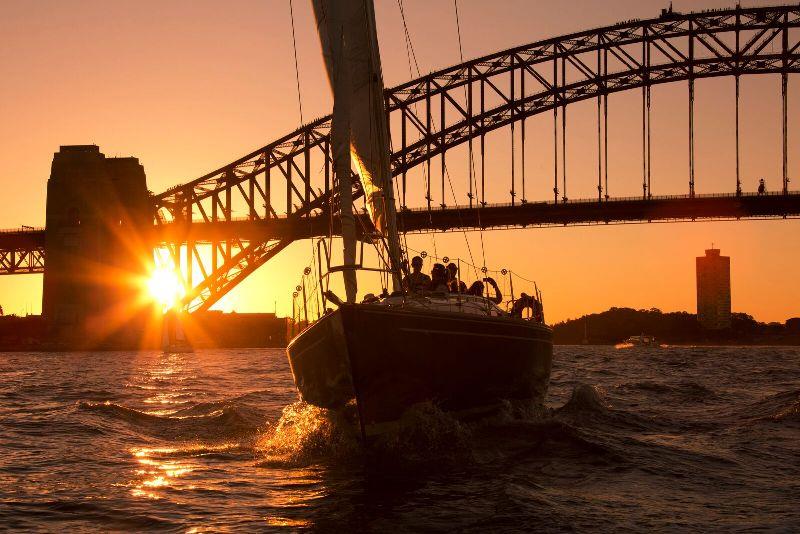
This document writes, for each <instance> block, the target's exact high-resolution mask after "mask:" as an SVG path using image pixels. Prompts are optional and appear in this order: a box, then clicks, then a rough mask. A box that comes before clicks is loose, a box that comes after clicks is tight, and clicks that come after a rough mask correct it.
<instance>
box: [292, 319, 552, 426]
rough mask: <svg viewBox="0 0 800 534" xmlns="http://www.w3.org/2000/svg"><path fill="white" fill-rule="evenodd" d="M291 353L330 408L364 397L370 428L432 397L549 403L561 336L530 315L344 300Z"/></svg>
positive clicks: (316, 397) (308, 387)
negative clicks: (555, 343)
mask: <svg viewBox="0 0 800 534" xmlns="http://www.w3.org/2000/svg"><path fill="white" fill-rule="evenodd" d="M287 354H288V358H289V363H290V366H291V369H292V374H293V376H294V380H295V384H296V385H297V388H298V390H299V391H300V395H301V397H302V398H303V400H305V401H306V402H309V403H310V404H314V405H317V406H321V407H324V408H332V409H336V408H340V407H342V406H344V405H346V404H347V403H348V402H352V401H356V403H357V406H358V412H359V416H360V418H361V423H362V425H363V426H364V427H365V428H367V429H368V430H369V429H375V428H377V427H379V426H380V425H381V424H382V423H386V422H390V421H394V420H397V419H398V418H400V416H401V415H402V413H403V411H405V410H406V409H407V408H408V407H410V406H412V405H414V404H417V403H420V402H425V401H432V402H434V403H436V404H437V405H438V406H439V407H440V408H442V409H443V410H445V411H455V412H468V411H474V410H479V409H481V408H485V407H490V406H492V405H497V403H498V402H500V401H502V400H530V401H532V402H533V403H538V404H541V403H543V402H544V397H545V394H546V392H547V386H548V383H549V379H550V368H551V364H552V356H553V343H552V330H551V329H550V328H548V327H547V326H545V325H541V324H538V323H534V322H531V321H524V320H517V319H511V318H508V317H486V316H470V315H468V314H464V313H457V312H442V311H432V310H424V309H408V308H392V307H388V306H370V305H343V306H342V307H341V308H339V309H338V310H336V311H335V312H333V313H331V314H329V315H327V316H325V317H324V318H322V319H321V320H320V321H318V322H317V323H315V324H314V325H313V326H311V327H310V328H308V329H307V330H305V331H304V332H303V333H301V334H300V335H299V336H298V337H297V338H295V340H293V341H292V343H290V345H289V347H288V348H287Z"/></svg>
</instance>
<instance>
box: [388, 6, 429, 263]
mask: <svg viewBox="0 0 800 534" xmlns="http://www.w3.org/2000/svg"><path fill="white" fill-rule="evenodd" d="M397 7H398V8H399V9H400V19H401V20H402V21H403V31H404V33H405V40H406V56H407V58H408V71H409V72H410V73H411V72H412V71H411V61H412V59H413V62H414V67H415V68H416V70H417V77H418V78H420V77H422V72H421V71H420V68H419V62H418V61H417V54H416V52H415V51H414V42H413V41H412V40H411V32H409V30H408V24H407V23H406V12H405V9H404V8H403V0H397ZM411 76H412V77H413V73H412V74H411ZM412 105H413V107H414V113H415V114H416V113H417V110H418V108H417V104H416V103H414V104H412ZM428 167H429V165H426V166H423V167H422V179H423V181H424V183H425V184H427V190H430V173H429V172H428ZM429 196H430V195H428V197H429ZM426 198H427V197H426ZM428 201H429V202H430V199H429V198H428ZM431 240H432V241H433V250H434V252H436V233H433V234H432V235H431Z"/></svg>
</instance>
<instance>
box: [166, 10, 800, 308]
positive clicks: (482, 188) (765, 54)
mask: <svg viewBox="0 0 800 534" xmlns="http://www.w3.org/2000/svg"><path fill="white" fill-rule="evenodd" d="M798 28H800V6H797V5H794V6H777V7H764V8H752V9H739V8H737V9H731V10H720V11H711V12H703V13H690V14H679V13H671V12H664V13H662V16H661V17H659V18H656V19H649V20H633V21H627V22H624V23H620V24H617V25H614V26H610V27H604V28H598V29H592V30H588V31H584V32H578V33H574V34H570V35H566V36H562V37H556V38H553V39H548V40H544V41H539V42H536V43H532V44H529V45H525V46H521V47H516V48H513V49H509V50H504V51H501V52H498V53H495V54H491V55H488V56H484V57H481V58H478V59H474V60H471V61H468V62H465V63H462V64H460V65H456V66H453V67H450V68H446V69H443V70H440V71H437V72H433V73H431V74H428V75H427V76H424V77H421V78H419V79H416V80H412V81H410V82H408V83H405V84H402V85H400V86H398V87H395V88H393V89H388V90H387V91H386V95H385V97H386V107H387V109H388V113H389V124H390V131H391V137H392V141H393V153H392V169H393V174H394V176H395V178H396V180H395V185H396V188H397V190H398V194H397V195H396V198H398V200H399V202H400V207H401V209H400V217H401V227H402V225H403V224H404V221H405V224H406V228H405V230H410V231H413V230H421V229H429V230H436V229H444V228H453V227H480V228H482V227H498V226H506V225H527V224H535V225H542V224H590V223H601V224H602V223H604V222H605V223H608V222H610V221H618V220H645V221H646V220H674V219H682V220H686V219H689V220H691V219H695V218H702V217H703V214H704V213H708V214H709V215H708V216H719V217H723V218H736V217H749V216H756V217H758V216H778V217H781V216H787V215H793V214H797V213H798V210H797V206H798V205H800V203H799V202H798V195H797V194H792V193H791V192H790V190H789V175H788V143H787V139H788V124H787V109H788V80H789V75H790V74H793V73H797V72H800V30H798ZM754 74H778V75H780V76H781V82H782V83H781V91H782V93H781V97H782V104H783V114H782V121H783V122H782V132H783V136H782V139H783V146H782V155H783V175H782V191H780V193H781V194H782V195H784V196H785V199H784V200H782V201H776V200H775V199H774V198H773V197H774V196H769V197H768V198H766V197H765V198H762V199H760V200H759V199H756V200H745V201H739V200H736V199H737V198H740V197H742V193H741V179H740V174H739V120H738V118H739V79H740V77H741V76H743V75H754ZM721 76H728V77H734V78H735V80H736V111H735V113H736V176H735V179H736V180H735V193H733V196H734V197H735V198H734V200H733V201H728V204H730V205H731V206H739V208H735V209H734V208H730V206H728V204H725V205H724V206H728V207H724V206H723V204H724V203H723V204H718V205H717V204H715V205H714V206H716V207H714V206H711V204H709V203H708V202H706V204H703V203H702V202H700V203H698V202H694V203H690V204H685V205H684V207H683V208H681V207H679V206H678V202H677V200H681V201H682V202H691V201H694V200H699V199H698V198H697V197H698V195H696V193H695V165H694V158H695V150H694V111H695V110H694V107H695V106H694V94H695V82H696V81H697V80H699V79H703V78H712V77H721ZM680 81H684V82H687V85H688V96H689V98H688V101H689V106H688V110H687V114H688V119H689V120H688V123H689V131H688V132H687V135H688V139H689V151H688V152H689V153H688V154H687V170H688V172H687V185H688V187H687V192H686V198H684V199H675V202H672V203H670V202H667V204H665V203H664V199H659V198H656V197H654V196H653V194H652V183H651V172H650V120H649V117H650V104H651V99H650V90H651V87H653V86H654V85H658V84H665V83H673V82H680ZM631 90H641V93H642V108H641V111H642V132H641V136H642V160H643V166H642V195H641V197H639V198H637V199H630V202H634V203H635V204H629V205H628V208H630V209H629V210H628V208H625V209H626V210H628V211H626V212H625V213H623V212H622V211H619V210H620V209H621V208H620V206H622V204H619V203H617V202H616V200H615V199H614V198H612V197H610V196H609V184H608V96H609V95H611V94H614V93H618V92H622V91H631ZM587 100H595V101H596V107H597V146H596V147H595V150H597V155H598V167H597V176H596V182H597V183H596V188H597V198H596V199H595V200H593V201H591V200H590V201H582V202H577V203H576V202H575V201H572V200H570V199H569V198H568V195H567V186H568V185H569V182H568V180H567V171H568V169H567V166H566V161H567V158H566V154H567V142H568V135H567V127H568V121H567V111H568V106H569V105H570V104H574V103H578V102H582V101H587ZM545 113H549V114H552V117H553V146H554V158H553V159H554V162H555V165H554V168H553V175H552V183H553V196H552V198H551V201H550V202H549V203H547V204H546V205H544V204H543V203H542V202H540V201H537V202H533V201H532V200H531V199H529V198H528V196H527V187H526V186H527V185H528V184H527V183H526V181H527V182H530V180H531V175H530V174H531V173H530V170H529V169H526V151H525V143H526V137H527V135H526V134H527V127H528V126H527V125H526V122H527V120H528V119H530V118H531V117H534V116H537V115H542V114H545ZM501 128H508V129H510V133H511V139H512V144H511V150H512V154H511V158H510V159H511V164H510V166H509V171H508V173H507V176H508V178H509V189H508V196H507V197H506V198H487V189H491V188H487V181H490V180H492V179H494V178H490V177H488V176H487V172H486V167H487V163H486V162H487V152H488V147H487V143H486V137H487V134H489V133H491V132H494V131H496V130H499V129H501ZM515 143H516V146H515ZM582 148H583V149H584V150H586V149H587V148H588V147H582ZM456 149H459V150H466V152H467V154H468V156H467V158H466V161H467V164H466V165H465V167H466V169H464V172H463V174H462V173H461V172H459V173H458V174H457V176H458V177H462V176H466V177H467V180H466V181H467V182H468V187H467V192H466V194H465V198H464V199H463V205H457V204H455V205H453V204H450V205H448V201H447V199H448V195H447V193H448V190H449V184H448V182H449V181H450V174H451V171H453V169H452V166H453V164H452V163H450V164H448V156H450V155H452V154H453V153H454V152H455V150H456ZM515 150H519V152H518V153H517V155H514V153H513V152H514V151H515ZM451 161H452V159H451ZM452 174H456V173H455V172H454V171H453V172H452ZM494 174H495V175H496V173H494ZM537 178H541V177H540V176H539V177H537ZM334 179H335V178H334V176H333V165H332V154H331V147H330V117H323V118H320V119H318V120H315V121H313V122H311V123H310V124H307V125H304V126H303V127H301V128H300V129H298V130H297V131H295V132H292V133H290V134H288V135H286V136H284V137H282V138H281V139H279V140H277V141H275V142H273V143H270V144H268V145H266V146H264V147H262V148H260V149H258V150H255V151H253V152H251V153H250V154H248V155H246V156H244V157H242V158H239V159H237V160H236V161H233V162H231V163H229V164H227V165H225V166H223V167H221V168H219V169H217V170H216V171H214V172H211V173H209V174H206V175H205V176H202V177H200V178H198V179H195V180H192V181H190V182H187V183H184V184H182V185H178V186H175V187H172V188H170V189H168V190H167V191H165V192H163V193H161V194H158V195H155V196H154V197H153V202H154V209H155V211H156V213H157V217H156V224H157V226H158V227H159V228H160V232H161V235H162V236H163V237H162V246H163V247H165V248H166V249H167V250H168V251H169V255H170V257H171V258H172V261H173V262H174V263H175V265H180V269H181V272H182V276H183V278H184V281H185V283H186V284H187V287H189V288H191V289H190V290H189V291H188V292H187V295H186V297H185V299H184V301H185V304H186V305H187V306H188V307H189V308H190V309H192V310H204V309H208V308H209V307H211V306H212V305H213V304H214V303H215V302H217V301H218V300H219V298H221V297H222V296H223V295H224V294H226V293H227V292H228V291H230V290H231V289H232V288H233V287H235V286H236V285H237V284H238V283H240V282H241V281H242V280H244V279H245V278H246V277H247V276H248V275H249V274H250V273H252V272H253V271H255V270H256V269H257V268H258V267H259V266H261V265H263V264H264V263H266V262H267V261H269V260H270V259H271V258H273V257H274V256H275V255H276V254H277V253H278V252H280V251H281V250H283V249H284V248H286V247H287V246H288V245H289V244H290V243H292V242H293V241H295V240H297V239H303V238H305V237H308V236H310V235H320V234H321V233H322V234H324V231H323V230H320V228H322V227H324V228H325V229H326V230H327V228H329V227H330V225H329V224H328V222H329V221H331V219H332V218H333V215H334V214H335V213H336V211H337V198H336V194H335V191H336V187H335V186H334V185H335V184H334V183H333V182H334ZM355 183H356V184H357V180H356V181H355ZM732 185H733V184H732ZM410 186H414V187H410ZM420 186H421V188H422V189H424V197H423V198H417V199H414V198H411V196H410V194H409V192H410V191H411V190H416V189H419V188H420ZM354 187H355V189H354V194H355V196H356V198H358V197H359V196H360V195H361V191H360V190H359V189H358V185H356V186H354ZM728 193H730V192H728ZM723 196H725V195H723ZM728 196H729V195H728ZM451 201H453V199H452V198H451ZM497 203H503V204H502V205H496V204H497ZM753 203H755V204H753ZM767 204H769V206H770V207H767ZM665 205H669V206H674V208H670V209H674V210H676V211H675V213H677V214H679V216H676V217H660V216H656V215H657V214H659V213H661V214H663V213H665V212H663V209H664V208H663V207H664V206H665ZM701 205H704V206H706V207H705V208H702V207H699V206H701ZM754 205H757V206H759V207H757V208H753V206H754ZM634 206H636V207H634ZM687 206H691V208H689V207H687ZM742 206H749V208H743V207H742ZM787 206H788V207H787ZM419 208H422V211H419ZM704 209H705V210H707V211H705V212H704V211H703V210H704ZM737 209H738V210H739V211H737ZM753 209H755V212H757V213H753V214H749V212H748V210H751V211H752V210H753ZM579 210H582V211H583V213H585V214H588V215H585V216H582V215H580V212H579ZM614 210H618V211H614ZM659 210H662V211H659ZM681 210H683V211H681ZM687 210H688V211H687ZM715 210H717V211H715ZM623 211H624V210H623ZM717 212H719V213H720V214H719V215H714V214H715V213H717ZM723 212H724V213H723ZM420 213H422V214H423V215H419V214H420ZM680 213H683V214H684V215H680ZM592 214H593V215H592ZM654 214H655V215H654ZM493 217H494V218H493ZM620 217H622V219H619V218H620ZM626 217H627V218H626ZM492 221H494V222H492ZM203 228H205V229H210V228H216V229H222V228H227V229H228V231H213V232H206V231H204V230H203ZM234 229H235V230H234ZM401 229H402V228H401ZM209 246H210V254H209V253H208V252H209V250H207V249H208V248H209ZM198 273H199V280H198V279H196V278H197V277H198Z"/></svg>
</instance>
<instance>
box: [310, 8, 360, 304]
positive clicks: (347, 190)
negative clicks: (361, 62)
mask: <svg viewBox="0 0 800 534" xmlns="http://www.w3.org/2000/svg"><path fill="white" fill-rule="evenodd" d="M344 3H345V2H337V1H335V0H334V1H330V0H314V2H313V6H314V15H315V16H316V19H317V33H318V34H319V39H320V44H321V45H322V56H323V58H324V59H325V66H326V68H327V71H328V80H329V82H330V84H331V88H332V89H333V119H332V120H331V150H332V151H333V171H334V175H335V177H336V182H337V183H338V190H339V219H340V224H341V233H342V245H343V250H342V263H343V268H344V270H343V271H342V274H343V275H344V288H345V294H346V297H347V302H348V303H353V302H355V301H356V293H357V290H358V285H357V283H358V282H357V279H356V271H355V268H356V221H355V217H354V215H353V186H352V183H351V179H350V178H351V172H352V171H351V167H350V93H351V82H350V75H349V74H350V72H349V70H350V69H349V68H348V66H347V65H346V64H345V57H344V46H345V44H344V42H345V16H344V11H345V9H343V8H344V5H343V4H344Z"/></svg>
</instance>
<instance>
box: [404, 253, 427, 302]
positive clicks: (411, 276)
mask: <svg viewBox="0 0 800 534" xmlns="http://www.w3.org/2000/svg"><path fill="white" fill-rule="evenodd" d="M430 285H431V277H430V276H428V275H427V274H425V273H423V272H422V258H420V257H419V256H414V257H413V258H412V259H411V272H410V273H408V274H407V275H405V277H403V289H404V290H405V291H406V292H407V293H411V292H417V291H423V290H426V289H428V287H429V286H430Z"/></svg>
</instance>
